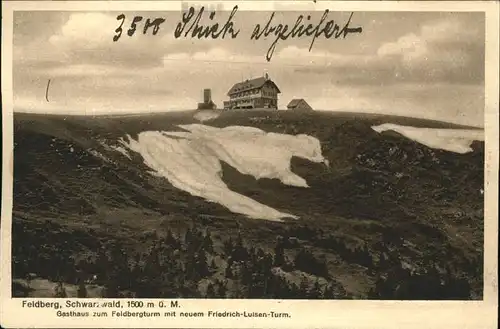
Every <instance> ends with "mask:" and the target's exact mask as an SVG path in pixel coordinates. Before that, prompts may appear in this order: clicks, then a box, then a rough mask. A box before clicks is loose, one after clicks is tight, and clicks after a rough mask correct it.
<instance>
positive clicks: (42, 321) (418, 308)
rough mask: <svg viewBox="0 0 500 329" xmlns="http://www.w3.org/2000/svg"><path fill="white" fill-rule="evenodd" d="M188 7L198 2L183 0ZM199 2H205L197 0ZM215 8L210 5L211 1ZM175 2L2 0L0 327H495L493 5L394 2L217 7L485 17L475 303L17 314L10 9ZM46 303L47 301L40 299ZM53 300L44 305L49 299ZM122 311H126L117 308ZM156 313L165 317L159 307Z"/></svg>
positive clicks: (207, 303) (229, 303)
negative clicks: (286, 315) (239, 313)
mask: <svg viewBox="0 0 500 329" xmlns="http://www.w3.org/2000/svg"><path fill="white" fill-rule="evenodd" d="M187 2H188V3H189V4H196V3H201V1H187ZM203 3H205V4H207V3H208V1H205V2H203ZM214 3H216V2H214ZM181 4H182V2H181V1H169V2H160V1H140V2H139V1H89V2H83V1H70V2H69V1H68V2H62V1H52V2H46V1H43V2H42V1H31V2H12V1H9V2H5V1H4V2H2V98H3V99H2V102H3V109H2V116H3V129H2V132H3V165H2V196H3V197H2V213H1V227H0V230H1V232H0V233H1V235H0V236H1V243H2V245H1V254H0V257H1V258H0V260H1V264H2V267H1V272H0V288H1V289H0V303H1V304H0V306H1V308H0V324H1V325H2V327H43V328H56V327H64V328H78V327H101V328H103V327H106V328H112V327H114V328H116V327H137V328H160V327H163V328H165V327H168V328H183V327H199V328H216V327H217V328H254V327H273V328H304V327H307V328H309V327H315V328H316V327H318V328H323V327H328V328H337V327H338V328H410V327H412V328H413V327H415V328H422V327H425V328H431V327H432V328H434V327H435V328H443V327H444V328H474V329H477V328H496V327H497V312H498V310H497V296H498V282H497V274H498V273H497V271H498V263H497V250H498V249H497V247H498V241H497V238H498V233H497V232H498V201H497V200H498V150H499V146H498V144H499V141H498V137H499V129H498V122H499V113H498V111H499V103H498V100H499V89H500V86H499V82H498V79H499V57H498V56H499V30H500V26H499V3H498V2H482V1H460V2H448V1H446V2H437V1H422V2H413V1H412V2H409V1H408V2H406V1H405V2H396V1H364V2H363V1H345V2H333V1H331V2H325V1H318V3H316V4H313V3H312V1H306V2H299V1H280V2H273V1H255V2H253V3H252V2H250V1H231V2H229V1H225V2H223V5H224V8H228V9H231V8H232V7H233V6H234V5H235V4H237V5H238V6H239V10H240V11H248V10H258V11H270V10H319V11H322V10H324V9H327V8H328V9H331V10H332V11H477V12H484V13H485V15H486V65H485V67H486V72H485V73H486V75H485V81H486V84H485V134H486V140H485V148H486V152H485V154H486V155H485V156H486V163H485V220H484V222H485V234H484V239H485V244H484V246H485V249H484V254H485V267H484V269H485V273H484V299H483V301H468V302H430V301H425V302H388V301H359V300H358V301H356V300H353V301H282V302H280V301H276V300H265V301H263V300H179V301H180V303H182V305H183V308H182V310H183V311H198V310H202V311H207V310H229V309H237V310H247V311H259V310H262V311H265V312H267V311H269V310H275V311H278V312H290V313H291V314H292V316H293V317H292V319H255V318H248V319H245V318H202V319H201V320H200V319H197V318H189V319H187V318H186V319H182V318H174V319H172V318H165V321H161V320H158V319H153V320H151V319H149V320H148V319H147V318H144V319H137V318H108V319H107V320H100V319H98V318H91V317H90V318H83V319H81V320H78V319H75V318H57V317H56V316H54V314H55V312H54V311H53V310H51V309H34V308H32V309H28V308H22V307H21V302H20V300H18V299H11V298H10V296H11V281H10V257H11V244H10V232H11V217H12V170H13V135H12V117H13V116H12V108H13V94H12V21H13V11H15V10H36V11H44V10H51V11H53V10H62V11H107V10H110V11H111V10H112V11H139V10H141V11H144V10H147V11H159V10H162V11H169V10H180V9H181ZM43 300H44V301H49V299H43ZM55 300H56V299H54V300H52V299H50V301H55ZM124 310H126V309H124ZM163 311H168V309H164V310H162V312H163Z"/></svg>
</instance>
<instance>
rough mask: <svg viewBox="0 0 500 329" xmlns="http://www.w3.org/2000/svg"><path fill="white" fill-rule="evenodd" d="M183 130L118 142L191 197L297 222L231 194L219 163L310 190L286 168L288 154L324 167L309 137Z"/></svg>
mask: <svg viewBox="0 0 500 329" xmlns="http://www.w3.org/2000/svg"><path fill="white" fill-rule="evenodd" d="M179 127H180V128H182V129H183V130H185V131H184V132H159V131H145V132H141V133H140V134H139V135H138V137H137V140H134V139H132V138H131V137H130V136H127V137H128V139H129V142H128V143H127V142H125V141H122V143H123V144H124V145H125V146H126V147H127V148H129V149H130V150H132V151H135V152H137V153H139V154H141V156H142V157H143V159H144V162H145V164H146V165H147V166H148V167H149V168H151V169H152V170H154V171H155V172H156V173H157V174H158V175H160V176H163V177H165V178H166V179H167V180H168V181H169V182H170V183H171V184H172V185H173V186H175V187H176V188H179V189H181V190H183V191H186V192H188V193H190V194H191V195H194V196H198V197H202V198H204V199H205V200H207V201H210V202H215V203H219V204H221V205H223V206H224V207H226V208H228V209H229V210H230V211H232V212H234V213H239V214H244V215H247V216H248V217H250V218H256V219H267V220H275V221H279V220H281V219H282V218H285V217H291V218H297V217H296V216H293V215H291V214H287V213H283V212H280V211H277V210H276V209H273V208H271V207H269V206H266V205H264V204H261V203H259V202H257V201H255V200H253V199H251V198H249V197H246V196H244V195H241V194H239V193H236V192H234V191H231V190H230V189H229V188H228V186H227V185H226V184H225V183H224V182H223V180H222V166H221V161H224V162H226V163H227V164H229V165H230V166H231V167H233V168H235V169H236V170H238V171H239V172H240V173H242V174H245V175H252V176H253V177H255V178H256V179H260V178H270V179H278V180H280V181H281V182H282V183H283V184H286V185H290V186H297V187H308V185H307V182H306V180H305V179H303V178H302V177H300V176H298V175H296V174H294V173H293V172H292V171H291V169H290V161H291V158H292V156H297V157H301V158H304V159H307V160H309V161H312V162H316V163H325V162H326V159H325V158H324V157H323V155H322V153H321V145H320V142H319V141H318V140H317V139H316V138H314V137H311V136H307V135H296V136H294V135H285V134H276V133H266V132H265V131H262V130H260V129H257V128H253V127H243V126H231V127H225V128H216V127H211V126H206V125H202V124H190V125H180V126H179Z"/></svg>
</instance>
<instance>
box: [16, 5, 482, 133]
mask: <svg viewBox="0 0 500 329" xmlns="http://www.w3.org/2000/svg"><path fill="white" fill-rule="evenodd" d="M119 14H121V12H68V11H65V12H52V11H45V12H40V11H38V12H35V11H33V12H29V11H24V12H15V13H14V41H13V42H14V45H13V88H14V110H15V111H22V112H36V113H61V114H104V113H106V114H109V113H117V114H122V113H143V112H144V113H146V112H163V111H176V110H183V109H194V108H196V105H197V103H198V102H201V101H202V98H203V89H204V88H211V89H212V97H213V100H214V101H215V102H216V104H217V105H218V106H219V107H222V102H223V101H224V100H226V99H227V95H226V94H227V91H228V90H229V89H230V88H231V86H232V85H233V84H234V83H236V82H239V81H242V80H245V79H250V78H254V77H259V76H263V75H264V74H265V73H268V75H269V77H270V78H271V79H272V80H273V81H274V82H275V83H276V84H277V85H278V87H279V88H280V90H281V94H280V96H279V107H280V108H282V109H284V108H286V105H287V103H288V102H289V101H290V100H291V99H293V98H304V99H305V100H306V101H307V102H308V103H309V104H310V105H311V106H312V107H313V108H314V109H316V110H324V111H360V112H375V113H388V114H396V115H404V116H413V117H421V118H427V119H435V120H442V121H448V122H455V123H459V124H466V125H474V126H484V71H485V67H484V66H485V64H484V51H485V50H484V48H485V47H484V43H485V24H484V23H485V19H484V14H483V13H449V12H397V13H390V12H355V13H354V14H353V16H352V19H351V24H350V26H351V27H358V26H361V27H362V28H363V31H362V33H359V34H349V35H348V36H347V37H346V38H345V39H326V38H324V37H319V38H317V39H316V41H315V43H314V45H313V47H312V49H311V50H310V51H309V45H310V42H311V38H310V37H305V36H304V37H303V38H300V39H289V40H285V41H282V40H280V41H279V42H278V44H277V47H276V49H275V52H274V54H273V57H272V59H271V61H270V62H268V61H267V60H266V53H267V50H268V49H269V47H270V45H271V43H272V42H273V38H272V36H269V37H268V38H265V39H261V40H258V41H252V40H250V35H251V34H252V31H253V28H254V26H255V25H256V24H261V25H265V24H266V22H267V21H268V19H269V16H270V15H271V12H268V11H266V12H256V11H253V12H250V11H241V10H240V11H238V12H237V13H236V15H235V16H234V18H233V22H234V25H235V28H236V29H239V30H240V33H239V35H238V37H237V38H236V39H230V38H226V39H217V40H204V39H202V40H199V39H192V38H189V37H188V38H179V39H176V38H175V37H174V33H173V31H174V29H175V27H176V25H177V23H178V22H179V21H180V20H181V12H179V11H170V12H126V13H125V14H126V21H125V24H124V26H123V28H124V32H123V33H122V36H121V38H120V39H119V40H118V41H117V42H113V40H112V38H113V36H114V35H115V29H116V28H117V27H118V25H119V21H118V20H117V16H118V15H119ZM300 14H303V15H306V16H307V15H311V22H313V23H314V24H315V23H316V22H319V20H320V17H321V16H322V14H323V12H319V11H316V12H293V11H286V12H285V11H283V12H276V14H275V18H274V20H273V23H287V24H289V25H291V26H293V24H294V23H295V21H296V19H297V16H298V15H300ZM135 15H141V16H143V17H144V20H145V19H146V18H151V19H154V18H157V17H163V18H165V19H166V21H165V23H163V24H162V25H161V26H160V30H159V31H158V34H157V35H152V34H151V33H148V34H147V35H143V34H142V33H141V32H140V30H141V29H142V25H139V28H138V32H136V34H135V35H134V36H132V37H129V36H128V35H127V34H126V29H127V28H128V26H129V24H130V22H131V20H132V17H133V16H135ZM349 15H350V13H349V12H334V11H332V12H330V13H329V15H328V19H334V20H335V21H336V22H337V23H338V24H339V25H343V24H345V22H346V20H347V18H348V17H349ZM228 16H229V12H228V11H218V12H217V13H216V14H215V17H214V19H213V22H219V23H220V24H221V25H222V24H224V23H225V22H226V20H227V18H228ZM207 22H209V19H208V13H205V15H204V18H203V20H202V21H201V23H207ZM127 24H128V25H127ZM49 79H50V88H49V91H48V98H49V101H47V100H46V97H45V94H46V89H47V84H48V80H49Z"/></svg>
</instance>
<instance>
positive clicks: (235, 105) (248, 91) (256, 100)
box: [224, 74, 281, 110]
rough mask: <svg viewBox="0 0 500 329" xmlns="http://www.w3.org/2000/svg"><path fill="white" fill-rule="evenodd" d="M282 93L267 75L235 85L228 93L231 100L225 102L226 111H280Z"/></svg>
mask: <svg viewBox="0 0 500 329" xmlns="http://www.w3.org/2000/svg"><path fill="white" fill-rule="evenodd" d="M280 93H281V91H280V90H279V88H278V86H277V85H276V84H275V83H274V82H273V81H272V80H271V79H269V76H268V75H267V74H266V75H265V76H264V77H259V78H255V79H252V80H246V81H243V82H238V83H237V84H235V85H234V86H233V87H232V88H231V89H229V92H228V93H227V95H228V96H229V100H228V101H225V102H224V109H226V110H230V109H261V108H269V109H278V94H280Z"/></svg>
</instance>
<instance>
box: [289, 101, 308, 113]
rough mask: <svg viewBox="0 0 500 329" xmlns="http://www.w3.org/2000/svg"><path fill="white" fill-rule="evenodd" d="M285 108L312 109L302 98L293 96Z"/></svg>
mask: <svg viewBox="0 0 500 329" xmlns="http://www.w3.org/2000/svg"><path fill="white" fill-rule="evenodd" d="M287 109H289V110H294V111H312V110H313V108H312V107H311V106H310V105H309V104H307V102H306V101H305V100H304V99H303V98H295V99H292V100H291V101H290V103H288V105H287Z"/></svg>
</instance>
